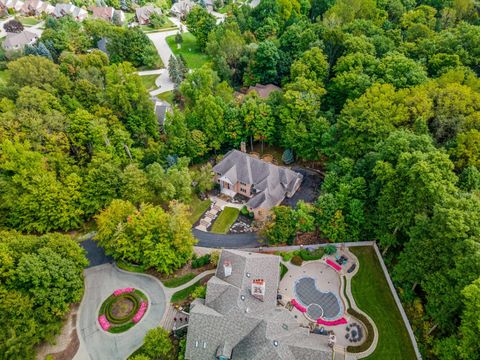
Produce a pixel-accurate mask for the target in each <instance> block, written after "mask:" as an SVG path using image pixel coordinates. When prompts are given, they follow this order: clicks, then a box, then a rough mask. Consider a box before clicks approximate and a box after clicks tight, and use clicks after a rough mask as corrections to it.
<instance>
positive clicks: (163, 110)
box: [152, 98, 172, 128]
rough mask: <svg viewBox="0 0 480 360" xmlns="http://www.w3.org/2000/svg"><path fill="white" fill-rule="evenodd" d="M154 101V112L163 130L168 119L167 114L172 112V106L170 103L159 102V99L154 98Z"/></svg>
mask: <svg viewBox="0 0 480 360" xmlns="http://www.w3.org/2000/svg"><path fill="white" fill-rule="evenodd" d="M152 100H153V101H154V106H155V109H154V111H155V116H156V117H157V122H158V125H159V126H160V127H161V128H163V126H164V125H165V120H166V119H167V113H169V112H170V113H171V112H172V106H171V105H170V104H169V103H168V102H166V101H161V100H158V99H157V98H153V99H152Z"/></svg>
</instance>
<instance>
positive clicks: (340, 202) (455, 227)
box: [0, 0, 480, 360]
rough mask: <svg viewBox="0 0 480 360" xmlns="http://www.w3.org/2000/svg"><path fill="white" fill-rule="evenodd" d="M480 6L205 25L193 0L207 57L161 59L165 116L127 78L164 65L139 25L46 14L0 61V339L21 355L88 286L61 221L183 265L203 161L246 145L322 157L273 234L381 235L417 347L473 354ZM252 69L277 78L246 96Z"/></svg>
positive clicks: (349, 9)
mask: <svg viewBox="0 0 480 360" xmlns="http://www.w3.org/2000/svg"><path fill="white" fill-rule="evenodd" d="M479 12H480V7H478V4H477V3H476V2H475V1H473V0H448V1H440V0H418V1H414V0H378V1H375V0H336V1H335V0H261V1H260V4H259V5H258V6H257V7H255V8H253V9H252V8H250V7H248V6H241V7H238V6H235V5H232V11H231V14H230V16H228V17H227V18H226V20H225V22H223V23H220V24H217V23H216V20H215V18H214V17H213V16H212V15H211V14H209V13H208V12H207V11H206V10H205V9H204V8H202V7H195V8H194V9H193V10H192V11H191V12H190V14H189V15H188V16H187V18H186V25H187V28H188V30H189V31H190V32H191V33H192V34H193V35H194V36H195V37H196V39H197V42H198V44H199V46H200V48H201V50H202V51H203V53H204V54H206V55H208V56H209V59H210V61H209V62H208V63H207V64H206V65H204V66H203V67H201V68H199V69H197V70H194V71H191V72H187V71H185V69H184V68H181V69H179V68H177V67H176V66H175V64H181V63H182V61H172V62H171V63H172V64H171V65H170V69H169V71H170V74H171V77H172V80H174V81H175V83H176V88H175V90H174V94H173V98H174V110H173V113H172V114H171V115H168V118H167V120H166V123H165V125H164V127H163V128H160V127H159V125H158V123H157V119H156V117H155V114H154V108H153V105H152V103H151V101H150V97H149V94H148V92H147V90H146V89H145V87H144V85H143V83H142V81H141V79H140V77H139V76H138V75H137V74H136V72H137V71H138V69H142V68H144V67H151V66H153V65H154V64H155V63H156V61H158V59H157V56H158V55H157V54H156V52H155V49H154V48H153V45H152V44H151V43H150V42H149V41H148V38H147V37H146V36H145V34H144V33H143V32H141V31H140V30H137V29H126V28H116V27H115V26H113V25H109V24H107V23H105V22H102V21H98V20H97V21H95V20H87V21H85V22H83V23H77V22H75V21H73V20H72V19H69V18H68V17H65V18H62V19H60V20H55V19H48V20H47V22H46V28H47V29H46V30H45V32H44V33H43V34H42V37H41V38H40V41H39V43H38V46H37V47H36V48H31V49H30V48H29V49H28V51H26V52H25V53H22V54H15V55H14V56H6V55H5V54H2V58H1V59H0V60H2V61H1V62H0V66H1V69H3V71H6V73H7V74H8V75H7V76H6V80H5V81H4V82H3V83H1V84H0V98H1V99H0V229H1V232H0V321H1V322H2V324H3V325H5V327H6V328H7V329H9V330H8V331H7V332H3V331H2V332H0V353H2V354H6V355H5V358H7V359H18V358H24V359H28V358H32V357H33V355H34V345H36V344H38V343H39V342H41V341H43V340H45V339H51V337H52V336H53V335H54V334H55V333H56V332H58V329H59V326H60V325H59V321H60V319H61V318H62V316H63V315H64V314H65V313H66V312H67V311H68V304H70V303H73V302H78V301H79V300H80V298H81V292H82V283H81V269H82V268H83V267H84V266H85V265H86V261H85V259H84V254H83V251H82V250H81V248H80V247H79V246H78V244H77V243H75V242H74V241H72V240H71V238H70V237H68V236H67V235H61V234H59V233H58V232H60V233H67V232H69V231H73V230H78V229H80V228H81V227H82V226H83V225H84V224H85V223H86V222H89V221H92V220H96V222H97V226H98V228H99V241H100V243H101V244H102V246H104V247H105V248H106V249H107V252H108V253H110V254H111V255H113V256H114V257H115V258H118V259H127V260H131V261H133V262H141V261H144V262H145V264H144V265H147V266H152V267H156V268H157V269H158V271H162V272H164V273H167V274H168V273H170V272H171V271H173V270H174V269H177V268H179V267H181V266H182V265H183V264H185V263H186V262H187V261H188V260H189V258H190V257H191V254H192V249H193V245H194V242H195V241H194V239H193V236H192V234H191V232H190V227H189V225H188V210H187V208H186V206H185V205H188V204H189V202H190V201H191V199H192V197H193V196H195V194H196V193H198V192H203V191H205V190H207V189H209V188H210V187H211V186H212V184H211V181H210V178H211V167H210V165H208V164H207V161H208V160H209V159H211V158H213V157H216V156H218V155H219V154H222V153H225V152H226V151H228V150H230V149H232V148H239V146H240V143H241V142H242V141H245V142H247V144H250V143H261V144H266V145H271V146H276V147H279V148H282V149H290V150H291V151H292V152H293V154H294V155H295V157H296V159H297V160H298V161H301V162H304V163H308V164H315V166H316V167H319V168H321V169H322V170H323V171H324V172H325V173H326V177H325V179H324V181H323V183H322V186H321V190H320V197H319V198H318V200H317V201H316V202H315V203H314V204H311V205H310V204H304V203H300V205H299V206H298V207H297V208H295V209H292V208H288V207H277V208H275V209H274V216H273V219H272V221H271V222H270V223H268V224H266V225H265V229H264V234H265V236H266V237H267V239H268V241H269V243H270V244H279V243H282V244H283V243H291V242H292V241H293V239H294V238H295V235H296V234H297V233H298V232H310V231H317V232H319V233H321V235H322V237H324V238H327V239H329V240H330V241H332V242H344V241H363V240H376V241H377V242H378V244H379V246H380V248H381V250H382V251H383V254H384V258H385V262H386V263H387V266H388V268H389V271H390V274H391V276H392V278H393V280H394V282H395V285H396V287H397V290H398V292H399V294H400V297H401V299H402V302H403V304H404V307H405V309H406V312H407V315H408V316H409V319H410V322H411V324H412V326H413V328H414V332H415V335H416V338H417V341H418V343H419V346H420V348H421V352H422V355H423V357H424V358H425V359H442V360H453V359H465V360H475V359H480V342H479V341H478V339H479V338H480V325H479V322H478V314H479V313H480V80H479V78H478V75H479V74H480V60H479V59H480V47H479V44H480V18H479ZM105 37H106V38H108V39H109V42H108V50H109V56H107V55H105V53H103V52H101V51H99V50H97V49H95V48H96V46H97V43H98V40H100V39H101V38H105ZM40 44H42V46H40ZM180 60H181V59H180ZM165 65H167V64H165ZM182 66H183V65H182ZM258 83H260V84H274V85H277V86H279V87H281V88H282V91H281V92H273V93H272V94H271V95H270V97H269V98H267V99H264V98H261V97H259V96H258V95H256V94H255V93H254V92H252V93H249V94H247V95H244V96H241V97H239V96H238V91H241V90H242V89H245V88H248V87H249V86H254V85H256V84H258ZM192 165H193V166H192ZM192 184H195V185H192ZM152 219H161V221H158V224H157V223H156V224H153V221H152ZM118 224H122V229H121V231H120V232H118V233H117V232H116V231H117V229H118V227H117V225H118ZM140 228H141V229H143V230H142V231H143V232H142V231H138V229H140ZM113 233H115V234H116V235H118V236H117V237H116V238H115V240H114V241H112V240H111V239H112V234H113ZM159 233H161V234H164V235H163V236H159V235H158V234H159ZM148 234H155V235H154V236H148ZM53 249H54V250H53ZM36 277H38V278H36ZM63 283H68V284H70V288H69V290H68V291H66V292H61V291H60V290H58V289H57V287H58V284H63ZM55 289H57V290H58V291H55ZM59 293H61V295H60V294H59Z"/></svg>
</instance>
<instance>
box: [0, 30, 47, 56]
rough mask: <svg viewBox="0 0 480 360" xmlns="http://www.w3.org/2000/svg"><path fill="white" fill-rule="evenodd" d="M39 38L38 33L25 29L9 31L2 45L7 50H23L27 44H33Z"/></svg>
mask: <svg viewBox="0 0 480 360" xmlns="http://www.w3.org/2000/svg"><path fill="white" fill-rule="evenodd" d="M37 40H38V35H37V34H34V33H32V32H30V31H27V30H24V31H22V32H21V33H7V37H6V38H5V40H4V41H3V43H2V47H3V48H4V49H5V50H7V51H12V50H13V51H15V50H23V48H24V47H25V46H27V45H32V44H34V43H35V42H36V41H37Z"/></svg>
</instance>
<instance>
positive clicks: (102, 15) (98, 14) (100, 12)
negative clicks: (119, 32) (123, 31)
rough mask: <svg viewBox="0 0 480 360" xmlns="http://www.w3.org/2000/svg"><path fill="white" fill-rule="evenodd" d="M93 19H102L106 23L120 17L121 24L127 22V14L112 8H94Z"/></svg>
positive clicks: (91, 8)
mask: <svg viewBox="0 0 480 360" xmlns="http://www.w3.org/2000/svg"><path fill="white" fill-rule="evenodd" d="M90 11H91V12H92V17H93V18H94V19H102V20H105V21H110V22H111V21H113V19H114V17H115V16H117V17H118V21H119V22H120V23H122V24H123V23H124V22H125V13H124V12H123V11H122V10H115V9H114V8H113V7H111V6H92V7H90Z"/></svg>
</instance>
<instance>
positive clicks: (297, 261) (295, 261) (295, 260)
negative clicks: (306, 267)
mask: <svg viewBox="0 0 480 360" xmlns="http://www.w3.org/2000/svg"><path fill="white" fill-rule="evenodd" d="M302 263H303V260H302V258H301V257H300V256H298V255H295V256H294V257H292V264H293V265H297V266H301V265H302Z"/></svg>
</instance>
